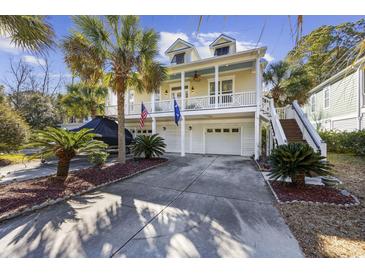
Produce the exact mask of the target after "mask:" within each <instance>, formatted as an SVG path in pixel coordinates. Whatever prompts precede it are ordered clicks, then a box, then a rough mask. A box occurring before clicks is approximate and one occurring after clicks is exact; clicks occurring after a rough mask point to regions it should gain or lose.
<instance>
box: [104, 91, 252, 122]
mask: <svg viewBox="0 0 365 274" xmlns="http://www.w3.org/2000/svg"><path fill="white" fill-rule="evenodd" d="M176 102H177V104H178V105H179V108H180V111H181V112H191V111H203V110H207V111H209V110H215V109H230V108H244V107H255V106H256V91H245V92H230V93H227V94H219V95H218V96H214V95H211V96H197V97H187V98H185V99H184V100H183V99H181V98H177V99H176ZM143 104H144V106H145V107H146V108H147V111H148V112H149V113H150V114H163V113H169V112H173V111H174V99H170V100H156V101H155V102H154V103H152V102H151V101H149V102H143ZM124 109H125V115H126V116H128V115H139V114H140V113H141V103H134V104H125V106H124ZM105 113H106V115H110V116H116V115H117V106H116V105H109V106H106V109H105Z"/></svg>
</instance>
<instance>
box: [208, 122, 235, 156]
mask: <svg viewBox="0 0 365 274" xmlns="http://www.w3.org/2000/svg"><path fill="white" fill-rule="evenodd" d="M205 153H208V154H227V155H241V130H240V128H239V127H229V128H228V127H226V128H224V127H223V128H221V127H211V128H207V129H206V130H205Z"/></svg>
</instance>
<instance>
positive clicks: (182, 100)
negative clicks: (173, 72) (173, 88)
mask: <svg viewBox="0 0 365 274" xmlns="http://www.w3.org/2000/svg"><path fill="white" fill-rule="evenodd" d="M180 108H181V109H182V110H184V109H185V71H182V72H181V106H180Z"/></svg>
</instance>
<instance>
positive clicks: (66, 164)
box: [57, 158, 70, 178]
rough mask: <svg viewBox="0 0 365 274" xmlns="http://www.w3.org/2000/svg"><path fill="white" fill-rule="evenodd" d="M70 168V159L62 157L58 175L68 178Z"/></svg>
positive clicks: (58, 165) (59, 162)
mask: <svg viewBox="0 0 365 274" xmlns="http://www.w3.org/2000/svg"><path fill="white" fill-rule="evenodd" d="M69 169H70V159H68V158H60V159H59V160H58V164H57V177H60V178H66V177H67V175H68V171H69Z"/></svg>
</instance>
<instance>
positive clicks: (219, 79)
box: [207, 75, 236, 96]
mask: <svg viewBox="0 0 365 274" xmlns="http://www.w3.org/2000/svg"><path fill="white" fill-rule="evenodd" d="M207 80H208V96H211V94H210V83H214V82H215V79H214V78H209V79H207ZM225 80H232V93H234V92H235V90H236V76H235V75H228V76H223V77H219V78H218V82H219V83H220V84H219V85H220V94H222V81H225ZM218 90H219V89H218Z"/></svg>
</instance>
